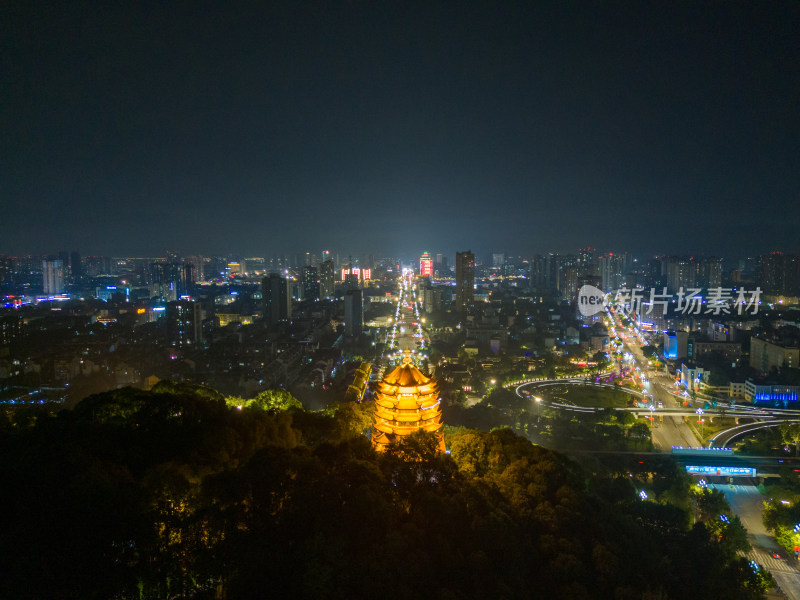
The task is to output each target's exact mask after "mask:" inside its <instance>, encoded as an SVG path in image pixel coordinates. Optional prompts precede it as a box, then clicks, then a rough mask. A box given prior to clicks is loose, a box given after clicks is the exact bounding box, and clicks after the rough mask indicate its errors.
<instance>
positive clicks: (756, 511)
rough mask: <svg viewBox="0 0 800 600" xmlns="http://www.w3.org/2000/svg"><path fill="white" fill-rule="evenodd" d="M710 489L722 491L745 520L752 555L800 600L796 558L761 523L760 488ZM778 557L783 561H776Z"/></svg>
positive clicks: (718, 486) (793, 598) (748, 486)
mask: <svg viewBox="0 0 800 600" xmlns="http://www.w3.org/2000/svg"><path fill="white" fill-rule="evenodd" d="M708 487H709V488H714V489H718V490H720V491H722V492H723V493H724V494H725V499H726V500H727V501H728V504H729V505H730V507H731V509H732V510H733V512H735V513H736V514H737V515H738V516H739V518H740V519H741V520H742V525H744V528H745V529H746V530H747V534H748V538H749V539H750V543H751V544H752V545H753V550H752V552H750V554H749V555H748V558H749V559H750V560H754V561H756V562H757V563H758V564H760V565H762V566H763V567H765V568H766V569H768V570H769V571H770V572H771V573H772V576H773V577H774V578H775V581H776V582H777V583H778V586H779V587H780V588H781V590H782V591H783V593H784V594H786V596H787V597H789V598H791V599H792V600H800V570H799V569H798V566H797V561H795V560H794V557H789V556H786V551H785V550H784V549H783V548H781V547H780V546H779V545H778V544H777V543H776V542H775V540H774V538H773V537H772V536H771V535H770V534H769V533H767V530H766V529H765V528H764V523H763V522H762V520H761V511H762V508H763V502H764V496H763V495H762V494H761V493H760V492H759V491H758V488H756V487H754V486H750V485H725V484H709V486H708ZM773 553H777V554H779V555H780V556H781V558H775V557H773Z"/></svg>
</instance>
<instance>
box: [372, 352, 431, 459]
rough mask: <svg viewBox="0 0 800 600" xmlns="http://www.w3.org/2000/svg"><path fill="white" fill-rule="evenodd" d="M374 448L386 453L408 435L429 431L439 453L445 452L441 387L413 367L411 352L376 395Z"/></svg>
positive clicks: (382, 384)
mask: <svg viewBox="0 0 800 600" xmlns="http://www.w3.org/2000/svg"><path fill="white" fill-rule="evenodd" d="M374 419H375V422H374V423H373V426H372V446H373V447H374V448H375V449H376V450H379V451H384V450H387V449H388V448H389V446H390V445H391V444H392V443H394V442H397V441H398V440H400V439H402V438H403V437H405V436H408V435H411V434H413V433H416V432H417V431H427V432H430V433H433V434H434V435H435V436H436V440H437V448H438V450H439V452H444V451H445V445H444V423H443V422H442V406H441V402H440V401H439V385H438V384H437V383H436V381H435V380H433V379H431V378H430V377H426V376H425V375H424V374H423V373H422V372H421V371H420V370H419V369H418V368H417V367H415V366H414V364H413V362H412V360H411V355H410V353H406V356H405V357H403V363H402V364H401V365H400V366H399V367H397V368H396V369H394V370H393V371H392V372H391V373H389V374H388V375H386V376H385V377H384V378H383V381H381V382H380V383H379V384H378V389H377V390H376V392H375V415H374Z"/></svg>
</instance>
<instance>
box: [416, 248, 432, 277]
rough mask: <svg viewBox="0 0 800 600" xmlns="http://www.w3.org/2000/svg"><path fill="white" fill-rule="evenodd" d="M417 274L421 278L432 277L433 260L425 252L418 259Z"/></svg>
mask: <svg viewBox="0 0 800 600" xmlns="http://www.w3.org/2000/svg"><path fill="white" fill-rule="evenodd" d="M419 274H420V275H422V276H423V277H425V276H428V277H430V276H431V275H433V259H431V255H430V254H428V253H427V252H425V253H424V254H423V255H422V256H421V257H420V259H419Z"/></svg>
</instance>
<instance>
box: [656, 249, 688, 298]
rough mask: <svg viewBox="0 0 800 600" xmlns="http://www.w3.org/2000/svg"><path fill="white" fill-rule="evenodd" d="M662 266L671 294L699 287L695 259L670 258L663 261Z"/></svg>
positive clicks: (683, 257)
mask: <svg viewBox="0 0 800 600" xmlns="http://www.w3.org/2000/svg"><path fill="white" fill-rule="evenodd" d="M661 265H662V272H663V273H665V274H666V279H667V288H669V291H670V292H673V293H676V292H678V291H679V290H680V289H681V288H683V289H684V290H686V289H689V288H694V287H697V261H695V260H694V259H693V258H689V257H685V256H668V257H665V258H664V259H663V260H662V261H661Z"/></svg>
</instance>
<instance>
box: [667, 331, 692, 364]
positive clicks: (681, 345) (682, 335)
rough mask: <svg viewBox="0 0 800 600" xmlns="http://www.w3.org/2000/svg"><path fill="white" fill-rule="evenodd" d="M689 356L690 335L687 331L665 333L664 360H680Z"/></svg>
mask: <svg viewBox="0 0 800 600" xmlns="http://www.w3.org/2000/svg"><path fill="white" fill-rule="evenodd" d="M688 355H689V334H688V333H687V332H685V331H665V332H664V358H665V359H667V360H679V359H681V358H686V357H687V356H688Z"/></svg>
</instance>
